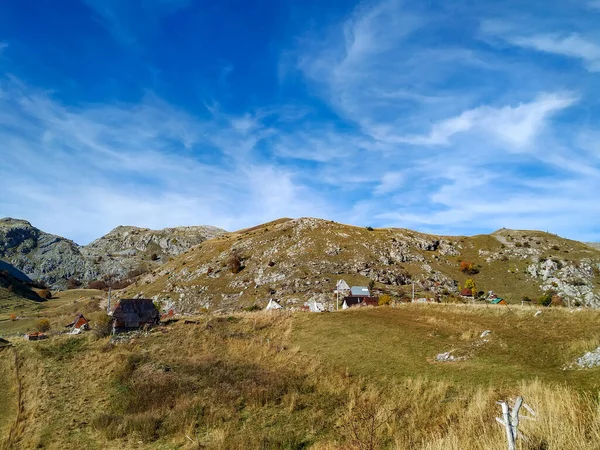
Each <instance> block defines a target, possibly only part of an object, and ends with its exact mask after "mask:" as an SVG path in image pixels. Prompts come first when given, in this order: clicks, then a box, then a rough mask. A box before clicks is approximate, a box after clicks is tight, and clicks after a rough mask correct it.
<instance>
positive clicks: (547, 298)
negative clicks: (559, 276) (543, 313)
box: [538, 292, 554, 306]
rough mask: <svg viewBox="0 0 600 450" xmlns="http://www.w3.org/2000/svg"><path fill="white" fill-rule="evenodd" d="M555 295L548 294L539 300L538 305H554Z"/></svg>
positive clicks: (552, 293)
mask: <svg viewBox="0 0 600 450" xmlns="http://www.w3.org/2000/svg"><path fill="white" fill-rule="evenodd" d="M553 295H554V292H546V293H545V294H544V295H542V296H541V297H540V298H538V304H540V305H542V306H550V303H552V296H553Z"/></svg>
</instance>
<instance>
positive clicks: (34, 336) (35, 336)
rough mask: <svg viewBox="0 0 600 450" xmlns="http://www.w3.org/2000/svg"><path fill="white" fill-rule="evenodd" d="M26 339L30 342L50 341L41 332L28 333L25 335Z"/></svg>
mask: <svg viewBox="0 0 600 450" xmlns="http://www.w3.org/2000/svg"><path fill="white" fill-rule="evenodd" d="M25 339H27V340H28V341H41V340H42V339H48V336H46V335H45V334H44V333H42V332H41V331H37V332H35V333H27V334H26V335H25Z"/></svg>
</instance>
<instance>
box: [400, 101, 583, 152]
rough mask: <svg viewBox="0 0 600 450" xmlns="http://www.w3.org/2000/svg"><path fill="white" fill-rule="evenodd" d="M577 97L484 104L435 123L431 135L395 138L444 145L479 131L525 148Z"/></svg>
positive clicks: (403, 140)
mask: <svg viewBox="0 0 600 450" xmlns="http://www.w3.org/2000/svg"><path fill="white" fill-rule="evenodd" d="M576 100H577V99H576V97H574V96H573V95H572V94H569V93H553V94H542V95H539V96H538V97H537V98H536V99H535V100H534V101H532V102H530V103H521V104H519V105H517V106H514V107H513V106H504V107H501V108H493V107H490V106H481V107H478V108H475V109H471V110H468V111H465V112H463V113H461V114H460V115H458V116H456V117H452V118H450V119H445V120H443V121H441V122H439V123H437V124H435V125H433V126H432V129H431V132H430V133H429V134H428V135H425V136H409V137H398V138H396V139H392V140H397V141H399V142H406V143H410V144H416V145H440V144H448V143H449V140H450V138H451V137H452V136H454V135H455V134H459V133H466V132H477V133H482V134H484V135H487V136H489V137H493V138H497V139H499V140H501V141H503V142H505V143H506V144H509V145H511V146H513V147H517V148H521V147H525V146H527V145H530V144H531V143H532V141H533V140H534V138H535V137H536V136H537V134H538V133H539V132H540V131H541V129H542V128H543V126H544V125H545V123H546V120H547V119H548V118H549V117H550V116H551V115H552V114H554V113H556V112H558V111H560V110H562V109H565V108H568V107H569V106H571V105H572V104H573V103H575V101H576Z"/></svg>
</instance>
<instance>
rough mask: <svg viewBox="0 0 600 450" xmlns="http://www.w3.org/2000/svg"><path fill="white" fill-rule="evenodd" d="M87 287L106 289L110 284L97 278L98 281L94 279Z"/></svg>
mask: <svg viewBox="0 0 600 450" xmlns="http://www.w3.org/2000/svg"><path fill="white" fill-rule="evenodd" d="M87 288H88V289H99V290H104V289H107V288H108V286H107V285H106V281H102V280H96V281H92V282H91V283H90V284H88V285H87Z"/></svg>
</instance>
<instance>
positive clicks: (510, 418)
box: [496, 397, 536, 450]
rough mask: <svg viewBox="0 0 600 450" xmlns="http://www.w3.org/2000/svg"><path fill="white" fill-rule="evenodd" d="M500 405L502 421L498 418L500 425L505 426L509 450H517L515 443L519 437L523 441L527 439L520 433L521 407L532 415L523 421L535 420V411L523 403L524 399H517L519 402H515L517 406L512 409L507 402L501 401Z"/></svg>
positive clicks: (525, 417)
mask: <svg viewBox="0 0 600 450" xmlns="http://www.w3.org/2000/svg"><path fill="white" fill-rule="evenodd" d="M496 403H498V404H499V405H500V406H501V407H502V419H500V418H499V417H496V420H497V421H498V423H500V424H501V425H503V426H504V428H505V430H506V440H507V442H508V450H515V449H516V447H515V442H516V440H517V437H520V438H521V439H526V438H525V436H523V434H521V433H519V430H518V428H519V411H520V410H521V406H524V407H525V409H526V410H527V411H529V413H530V414H531V417H529V416H523V417H521V419H532V420H535V416H536V414H535V411H534V410H533V409H531V407H530V406H529V405H526V404H524V403H523V397H517V400H516V401H515V402H514V403H515V405H514V406H513V407H512V408H511V407H510V406H509V404H508V402H506V401H505V400H501V401H499V402H496Z"/></svg>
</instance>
